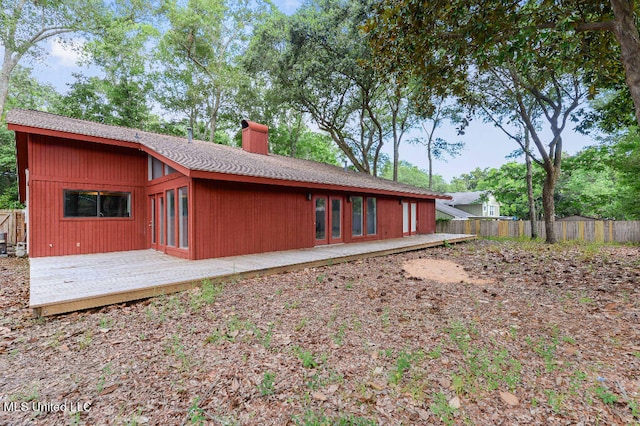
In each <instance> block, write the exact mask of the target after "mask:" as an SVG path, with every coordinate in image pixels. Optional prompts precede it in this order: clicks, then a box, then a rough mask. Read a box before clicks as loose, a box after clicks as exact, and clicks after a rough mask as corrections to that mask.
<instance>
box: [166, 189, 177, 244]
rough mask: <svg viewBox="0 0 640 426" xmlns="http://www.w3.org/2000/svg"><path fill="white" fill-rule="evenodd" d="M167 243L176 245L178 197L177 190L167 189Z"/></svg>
mask: <svg viewBox="0 0 640 426" xmlns="http://www.w3.org/2000/svg"><path fill="white" fill-rule="evenodd" d="M167 245H168V246H175V245H176V199H175V191H174V190H171V191H167Z"/></svg>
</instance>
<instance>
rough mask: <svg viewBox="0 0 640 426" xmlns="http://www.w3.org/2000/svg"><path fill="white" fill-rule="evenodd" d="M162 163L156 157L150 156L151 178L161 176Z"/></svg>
mask: <svg viewBox="0 0 640 426" xmlns="http://www.w3.org/2000/svg"><path fill="white" fill-rule="evenodd" d="M163 167H164V164H163V163H162V161H160V160H158V159H157V158H154V157H151V179H158V178H159V177H162V168H163Z"/></svg>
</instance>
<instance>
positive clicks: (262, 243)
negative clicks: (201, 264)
mask: <svg viewBox="0 0 640 426" xmlns="http://www.w3.org/2000/svg"><path fill="white" fill-rule="evenodd" d="M192 188H193V191H192V196H193V210H192V212H193V215H192V217H193V219H192V225H193V227H194V229H195V230H196V231H195V232H194V234H195V235H194V239H195V241H192V244H191V247H192V249H195V252H194V253H193V256H194V258H195V259H206V258H210V257H222V256H233V255H239V254H246V253H261V252H267V251H276V250H290V249H297V248H303V247H313V244H314V240H313V238H314V234H313V207H312V203H311V201H309V200H307V192H306V191H301V190H300V189H291V190H289V191H288V190H287V189H286V188H275V189H274V188H270V187H267V186H262V185H248V184H239V183H233V182H222V181H206V180H200V179H196V180H194V181H193V186H192Z"/></svg>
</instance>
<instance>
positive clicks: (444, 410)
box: [429, 392, 458, 425]
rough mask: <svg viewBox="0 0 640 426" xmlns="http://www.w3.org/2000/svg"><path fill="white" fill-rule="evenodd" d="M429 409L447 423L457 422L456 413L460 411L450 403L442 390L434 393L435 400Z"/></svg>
mask: <svg viewBox="0 0 640 426" xmlns="http://www.w3.org/2000/svg"><path fill="white" fill-rule="evenodd" d="M429 410H431V412H432V413H433V415H434V416H436V417H438V418H439V419H440V420H441V421H442V422H443V423H444V424H445V425H453V424H455V417H454V415H455V413H456V412H457V411H458V410H457V409H456V408H453V407H452V406H450V405H449V402H448V401H447V396H446V395H445V394H444V393H442V392H437V393H435V394H434V395H433V402H432V403H431V405H429Z"/></svg>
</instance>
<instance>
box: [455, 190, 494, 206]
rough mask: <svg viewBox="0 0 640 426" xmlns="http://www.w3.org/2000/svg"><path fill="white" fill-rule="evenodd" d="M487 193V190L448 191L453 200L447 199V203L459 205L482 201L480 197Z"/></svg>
mask: <svg viewBox="0 0 640 426" xmlns="http://www.w3.org/2000/svg"><path fill="white" fill-rule="evenodd" d="M486 193H487V191H470V192H447V195H449V196H451V198H452V200H451V201H447V204H449V205H452V206H457V205H467V204H476V203H480V202H481V201H480V197H482V195H483V194H486Z"/></svg>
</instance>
